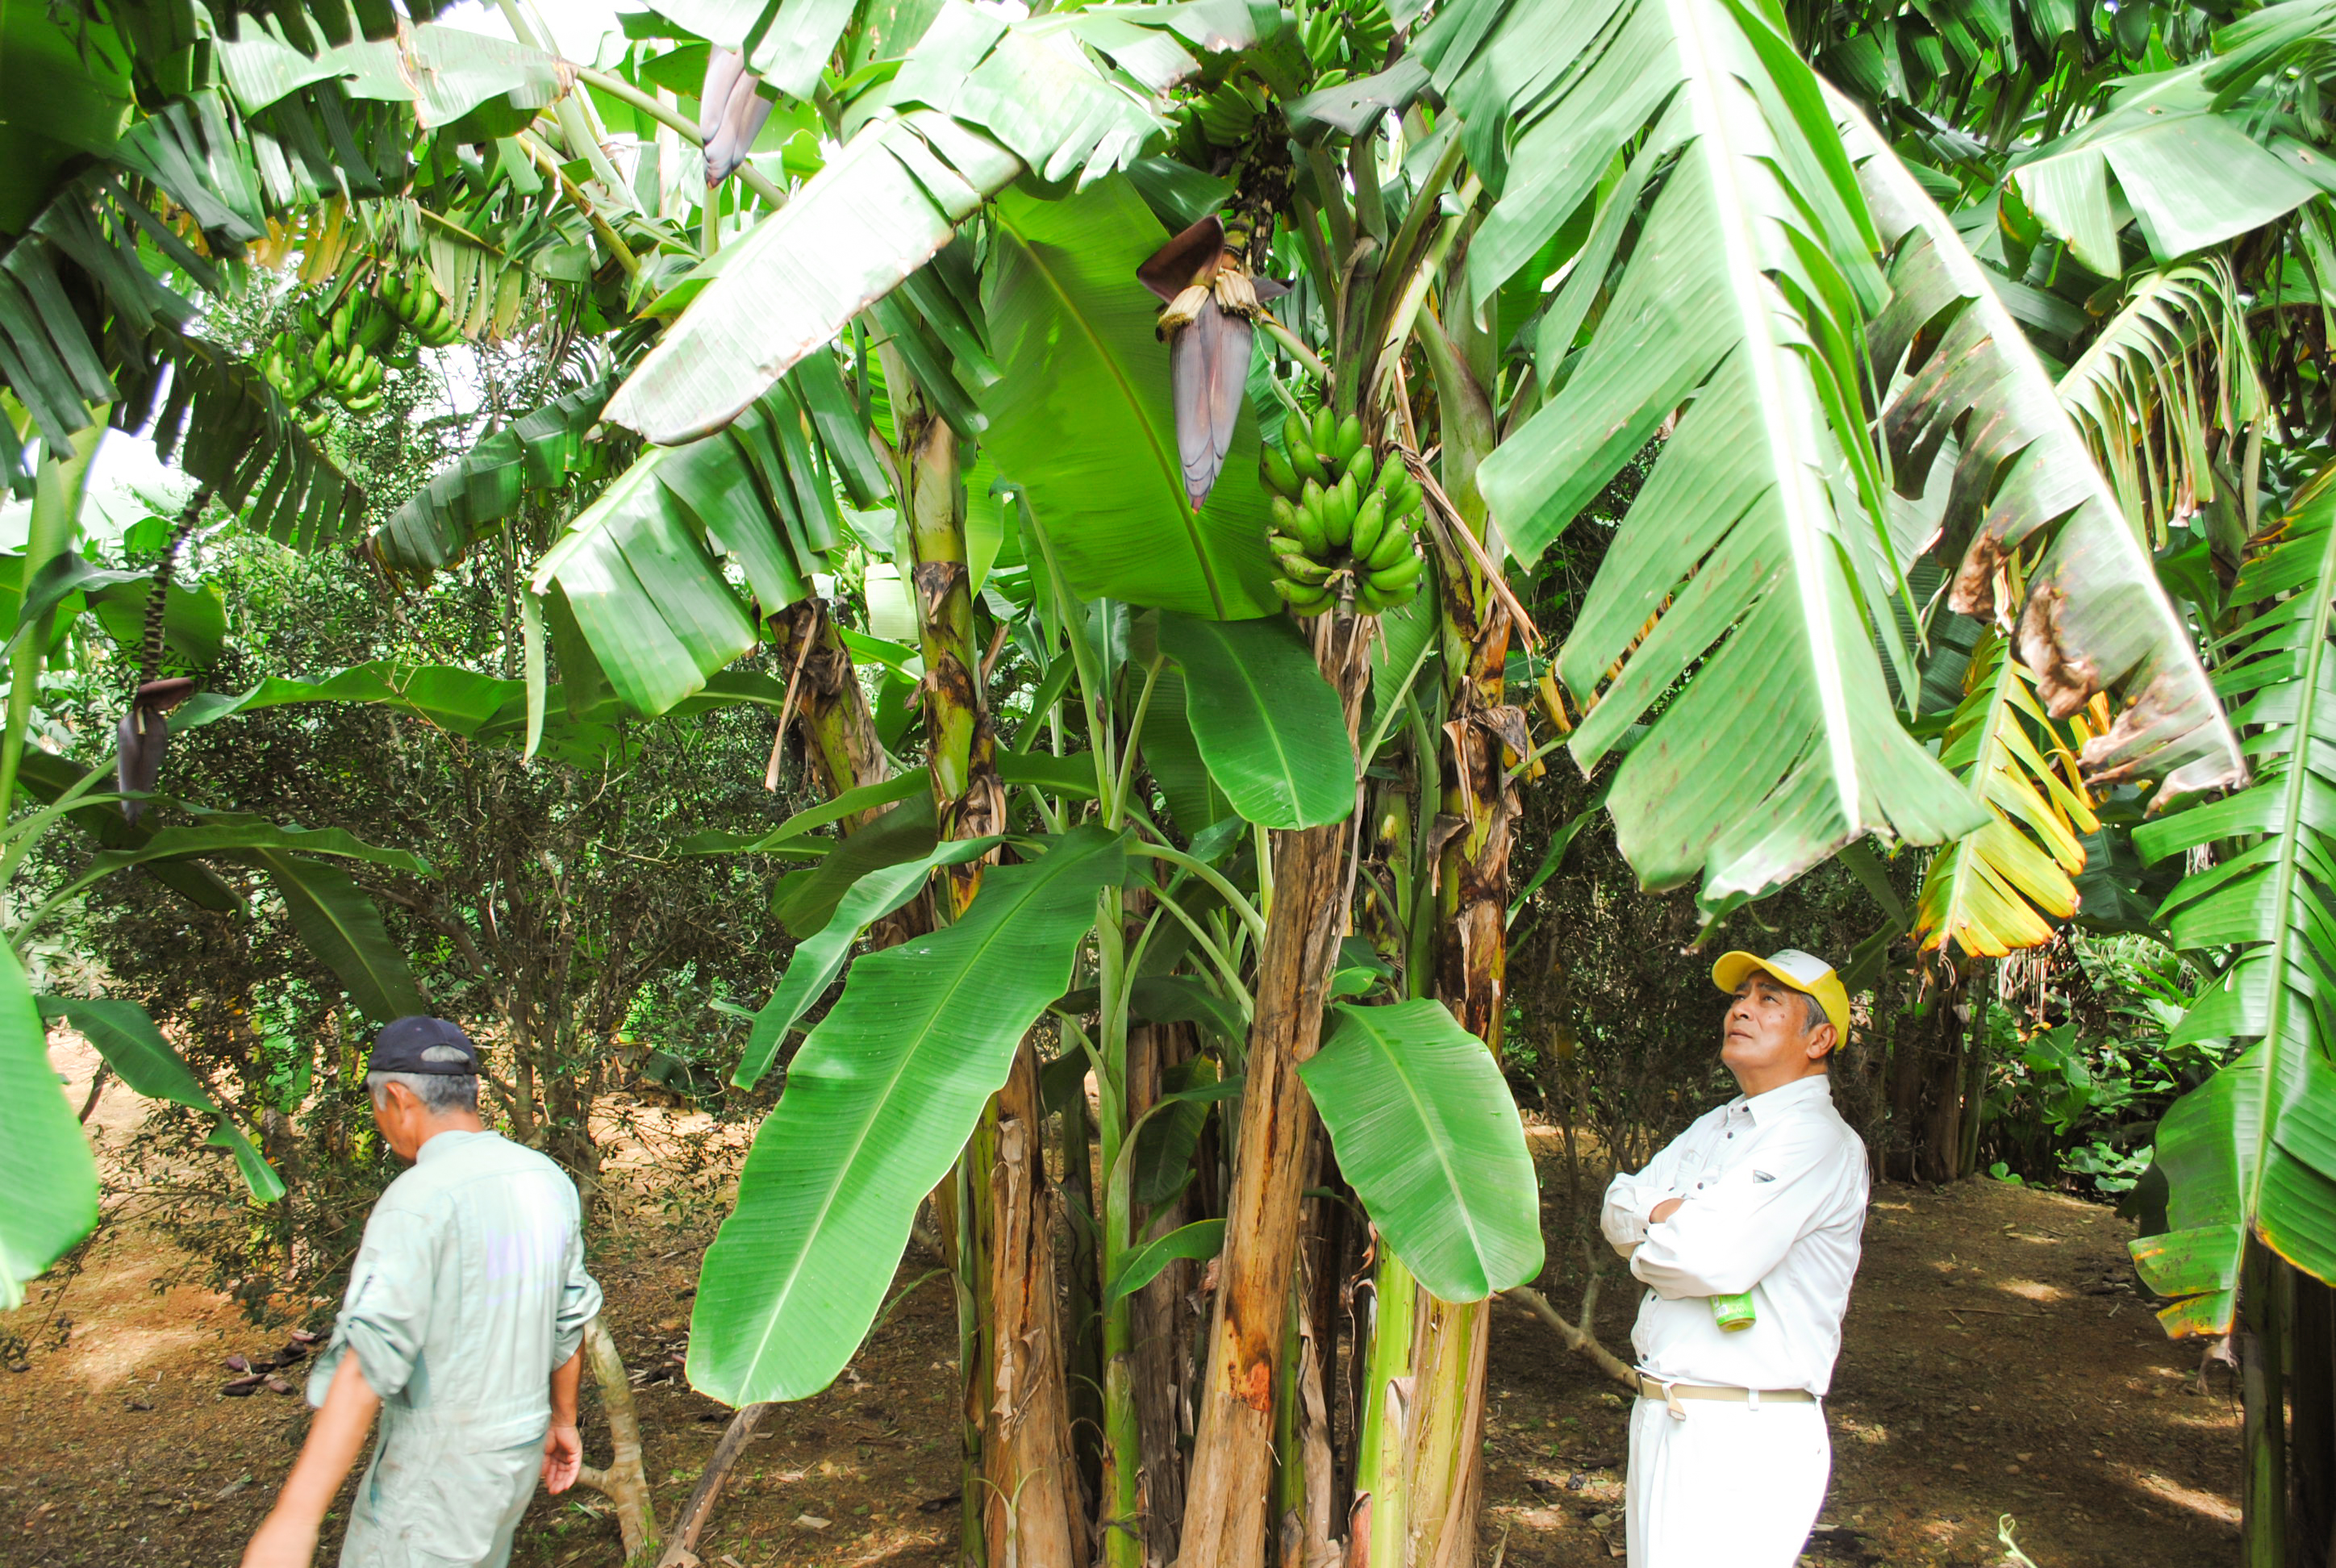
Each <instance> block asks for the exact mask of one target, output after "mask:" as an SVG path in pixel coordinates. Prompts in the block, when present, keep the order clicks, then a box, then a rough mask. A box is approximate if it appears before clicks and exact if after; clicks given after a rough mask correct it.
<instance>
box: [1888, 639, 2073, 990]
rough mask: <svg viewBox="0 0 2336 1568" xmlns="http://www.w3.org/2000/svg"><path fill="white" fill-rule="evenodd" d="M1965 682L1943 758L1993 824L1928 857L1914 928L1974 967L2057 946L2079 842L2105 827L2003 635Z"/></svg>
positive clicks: (1989, 644) (1978, 654)
mask: <svg viewBox="0 0 2336 1568" xmlns="http://www.w3.org/2000/svg"><path fill="white" fill-rule="evenodd" d="M1965 678H1966V680H1967V682H1968V684H1969V695H1968V696H1966V697H1965V698H1964V699H1963V702H1962V705H1961V706H1960V707H1959V708H1957V709H1956V710H1955V715H1954V717H1953V719H1952V721H1950V723H1949V724H1948V726H1947V734H1946V744H1945V745H1944V747H1943V748H1942V751H1941V753H1940V755H1939V760H1940V761H1941V762H1942V763H1943V764H1945V765H1947V766H1948V767H1950V768H1952V769H1953V770H1955V773H1956V774H1957V775H1958V776H1960V777H1961V778H1962V779H1963V780H1964V782H1965V784H1966V785H1967V787H1968V788H1969V789H1970V790H1971V797H1972V798H1973V799H1974V800H1975V801H1977V802H1978V803H1980V805H1981V807H1982V808H1983V809H1984V810H1985V811H1986V812H1987V813H1988V823H1987V825H1986V826H1985V827H1983V828H1981V829H1980V830H1979V832H1977V833H1972V834H1971V835H1969V836H1968V837H1965V838H1961V839H1957V840H1956V841H1955V842H1953V843H1951V844H1949V845H1947V846H1946V848H1944V849H1942V850H1941V851H1940V852H1938V854H1937V856H1936V857H1934V858H1933V859H1932V862H1931V864H1930V867H1929V869H1928V870H1927V871H1926V872H1924V873H1923V879H1922V898H1921V900H1920V902H1919V904H1918V912H1917V914H1916V916H1915V923H1914V929H1915V934H1916V937H1917V939H1918V943H1919V946H1920V948H1921V950H1922V951H1924V952H1930V951H1932V950H1941V949H1943V948H1944V947H1945V945H1946V944H1947V943H1948V942H1951V941H1952V942H1953V943H1954V944H1955V945H1956V946H1957V947H1959V948H1961V950H1962V953H1963V956H1964V958H1966V959H1971V958H1990V959H2000V958H2001V957H2003V956H2004V955H2005V954H2006V953H2009V952H2010V951H2011V950H2013V949H2015V948H2032V947H2038V946H2040V945H2042V944H2043V943H2045V942H2048V941H2049V940H2052V932H2053V923H2052V922H2053V921H2055V920H2067V919H2068V917H2070V916H2071V915H2073V914H2075V913H2076V912H2077V907H2078V901H2077V885H2076V882H2075V881H2073V880H2072V879H2073V878H2074V877H2075V876H2076V874H2077V873H2078V872H2081V871H2082V870H2084V866H2085V850H2084V845H2083V844H2082V843H2081V842H2079V841H2080V839H2081V838H2082V836H2083V835H2084V834H2086V833H2092V832H2095V831H2097V830H2098V828H2099V826H2100V822H2099V819H2098V818H2097V817H2096V816H2095V815H2094V814H2093V808H2092V803H2091V802H2090V801H2088V799H2086V797H2085V795H2084V794H2083V792H2082V791H2081V789H2079V788H2078V787H2076V786H2075V784H2073V782H2072V780H2071V779H2069V778H2064V777H2063V776H2062V773H2061V771H2060V769H2059V768H2056V766H2055V764H2056V763H2058V764H2060V765H2063V766H2065V769H2066V771H2067V773H2068V774H2074V773H2075V772H2076V767H2077V760H2076V757H2075V756H2074V755H2073V754H2071V753H2070V752H2069V751H2068V747H2067V743H2066V742H2065V741H2063V740H2062V739H2061V737H2060V735H2059V733H2058V732H2057V730H2056V729H2055V728H2054V726H2053V722H2052V720H2051V719H2050V718H2049V716H2047V715H2046V714H2045V712H2044V709H2043V707H2042V706H2041V705H2039V703H2038V702H2037V700H2036V693H2035V677H2033V676H2032V675H2030V674H2029V672H2028V670H2027V669H2026V668H2025V667H2022V666H2021V664H2020V661H2019V660H2018V659H2016V658H2014V657H2011V656H2010V652H2009V651H2008V650H2007V649H2006V648H2005V647H2004V640H2003V638H2002V636H2001V635H2000V633H1998V632H1996V631H1994V630H1993V629H1992V628H1990V630H1989V631H1988V632H1987V633H1986V634H1985V635H1984V636H1983V637H1982V638H1981V642H1980V645H1979V648H1977V650H1976V651H1975V652H1974V653H1973V654H1972V656H1971V667H1970V671H1969V673H1968V675H1967V676H1966V677H1965ZM2039 736H2041V737H2043V739H2042V740H2041V742H2040V743H2039ZM2047 748H2049V752H2050V754H2051V755H2047Z"/></svg>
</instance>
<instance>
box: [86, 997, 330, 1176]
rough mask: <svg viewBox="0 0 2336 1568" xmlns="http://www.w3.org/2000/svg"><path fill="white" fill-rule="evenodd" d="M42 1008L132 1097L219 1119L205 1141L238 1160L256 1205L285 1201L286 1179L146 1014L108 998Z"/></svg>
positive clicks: (132, 1006) (132, 1005)
mask: <svg viewBox="0 0 2336 1568" xmlns="http://www.w3.org/2000/svg"><path fill="white" fill-rule="evenodd" d="M40 1007H41V1017H42V1018H48V1019H61V1020H63V1022H65V1023H68V1024H71V1025H72V1026H73V1027H74V1028H76V1029H79V1030H80V1031H81V1032H82V1034H83V1037H86V1038H87V1039H88V1041H89V1043H90V1044H91V1045H92V1046H95V1047H97V1052H98V1055H100V1056H102V1057H104V1058H105V1065H106V1066H109V1067H111V1068H112V1069H113V1074H114V1076H116V1077H118V1078H120V1079H121V1080H122V1082H123V1083H125V1084H127V1085H129V1086H130V1088H131V1092H132V1093H134V1094H140V1095H143V1096H146V1097H147V1098H148V1099H150V1100H170V1101H172V1102H174V1103H176V1104H178V1105H185V1106H187V1107H188V1108H189V1109H190V1110H197V1111H201V1112H203V1113H205V1114H206V1115H212V1116H216V1117H218V1118H219V1126H218V1128H217V1129H216V1130H215V1131H214V1132H213V1133H212V1134H211V1135H210V1137H209V1139H208V1140H206V1141H207V1142H209V1144H212V1145H213V1146H214V1147H216V1148H221V1149H225V1150H227V1151H228V1152H229V1154H233V1155H234V1156H235V1163H236V1167H237V1169H238V1170H239V1171H241V1172H242V1173H243V1181H244V1185H245V1186H246V1187H248V1189H249V1190H250V1193H251V1195H252V1198H253V1200H254V1201H255V1202H258V1203H274V1202H276V1200H277V1199H278V1198H280V1197H282V1196H283V1195H284V1178H282V1177H281V1176H278V1175H277V1174H276V1169H275V1167H274V1166H272V1165H270V1164H268V1161H267V1160H266V1158H265V1157H263V1156H262V1155H261V1154H260V1152H259V1151H258V1149H257V1148H255V1147H253V1146H252V1142H251V1140H250V1139H249V1138H248V1137H246V1136H245V1135H244V1132H243V1129H242V1128H241V1127H238V1126H237V1125H235V1120H234V1118H233V1117H231V1116H229V1115H228V1114H227V1113H226V1112H225V1111H223V1110H221V1109H219V1102H218V1101H216V1100H214V1099H212V1098H211V1096H210V1091H209V1090H208V1089H206V1088H204V1087H203V1086H202V1082H201V1080H200V1079H199V1078H197V1077H196V1076H195V1075H194V1074H193V1073H192V1072H191V1071H190V1070H189V1069H188V1066H187V1064H186V1063H185V1062H184V1061H182V1060H181V1059H180V1057H179V1053H178V1052H176V1051H174V1050H172V1049H171V1048H170V1042H169V1041H168V1040H166V1039H164V1038H163V1037H162V1031H161V1030H160V1029H158V1028H156V1027H154V1020H153V1018H151V1017H150V1016H149V1015H148V1014H147V1011H146V1009H145V1008H141V1007H140V1006H139V1005H138V1004H137V1003H136V1002H130V1001H122V1000H120V999H119V998H109V997H43V998H40Z"/></svg>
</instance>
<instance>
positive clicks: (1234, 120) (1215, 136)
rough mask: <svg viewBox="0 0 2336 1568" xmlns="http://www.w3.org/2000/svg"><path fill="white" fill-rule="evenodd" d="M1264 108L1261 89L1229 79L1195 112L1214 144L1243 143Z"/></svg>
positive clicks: (1203, 129) (1194, 115)
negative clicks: (1244, 85)
mask: <svg viewBox="0 0 2336 1568" xmlns="http://www.w3.org/2000/svg"><path fill="white" fill-rule="evenodd" d="M1264 110H1265V93H1264V92H1263V91H1262V90H1261V89H1260V88H1256V87H1243V86H1241V85H1240V84H1238V83H1231V82H1228V83H1224V84H1223V85H1222V86H1221V87H1219V88H1218V89H1217V90H1216V91H1215V92H1213V93H1210V94H1209V95H1208V96H1207V97H1205V98H1203V99H1202V100H1201V101H1200V102H1199V103H1198V104H1197V105H1195V106H1194V108H1193V111H1192V113H1193V117H1194V119H1195V120H1196V121H1197V122H1198V123H1199V125H1200V127H1201V134H1202V136H1204V137H1206V138H1207V139H1208V142H1209V145H1210V146H1212V147H1239V146H1240V145H1241V143H1242V142H1244V141H1248V140H1249V133H1250V132H1251V131H1253V130H1255V129H1256V128H1257V122H1258V116H1259V115H1260V114H1261V113H1263V112H1264Z"/></svg>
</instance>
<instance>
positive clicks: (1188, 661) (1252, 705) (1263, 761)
mask: <svg viewBox="0 0 2336 1568" xmlns="http://www.w3.org/2000/svg"><path fill="white" fill-rule="evenodd" d="M1160 649H1161V652H1162V653H1163V655H1164V656H1165V657H1169V658H1172V659H1173V660H1175V661H1176V663H1177V665H1178V666H1179V667H1181V669H1182V670H1183V677H1184V718H1185V722H1186V724H1187V725H1188V726H1191V730H1192V740H1193V744H1194V745H1195V746H1196V747H1197V748H1198V749H1199V752H1200V755H1201V757H1202V761H1204V762H1205V763H1206V764H1207V765H1208V768H1209V777H1210V778H1211V779H1212V781H1214V783H1215V784H1216V786H1217V788H1219V789H1221V790H1222V791H1223V792H1224V794H1225V798H1226V799H1227V800H1229V801H1231V803H1232V807H1233V809H1234V810H1235V811H1237V812H1239V813H1241V815H1242V816H1243V817H1245V818H1246V819H1248V820H1249V821H1251V822H1252V823H1257V824H1259V825H1260V826H1261V827H1271V828H1300V827H1319V826H1322V825H1324V824H1325V823H1335V822H1339V821H1342V820H1344V819H1345V818H1346V817H1347V816H1348V814H1349V813H1352V812H1353V811H1354V809H1355V794H1354V785H1353V778H1354V747H1353V744H1352V743H1351V742H1350V741H1349V740H1348V738H1347V726H1346V721H1345V720H1344V719H1343V718H1342V717H1341V716H1340V715H1339V712H1338V694H1337V693H1336V692H1334V691H1332V690H1331V689H1330V687H1329V683H1328V682H1327V681H1325V680H1324V679H1323V678H1322V675H1321V672H1320V671H1319V669H1318V668H1316V667H1315V664H1314V658H1313V655H1312V654H1311V652H1310V651H1309V649H1308V648H1307V646H1306V643H1305V640H1304V639H1303V638H1300V637H1299V635H1298V634H1297V633H1296V632H1295V631H1293V630H1292V629H1291V628H1290V624H1289V622H1287V621H1285V620H1283V619H1281V618H1279V617H1276V618H1272V619H1269V620H1256V621H1219V620H1197V619H1194V618H1191V617H1188V616H1182V615H1176V614H1173V613H1168V612H1163V614H1162V615H1161V618H1160Z"/></svg>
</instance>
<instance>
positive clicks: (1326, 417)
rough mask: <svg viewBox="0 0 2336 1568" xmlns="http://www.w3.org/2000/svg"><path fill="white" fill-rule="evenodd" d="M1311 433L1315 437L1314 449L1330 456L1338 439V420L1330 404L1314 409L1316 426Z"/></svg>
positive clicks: (1325, 455)
mask: <svg viewBox="0 0 2336 1568" xmlns="http://www.w3.org/2000/svg"><path fill="white" fill-rule="evenodd" d="M1309 434H1311V435H1312V437H1313V445H1314V450H1315V451H1316V452H1318V453H1321V454H1322V455H1323V456H1324V457H1325V458H1327V457H1329V455H1330V452H1331V449H1332V447H1333V446H1334V445H1335V444H1336V443H1337V441H1338V420H1337V418H1336V416H1334V415H1333V414H1331V413H1330V405H1329V404H1327V403H1326V404H1323V405H1322V406H1321V407H1319V408H1318V409H1316V410H1315V411H1314V428H1313V429H1312V431H1310V432H1309Z"/></svg>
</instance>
